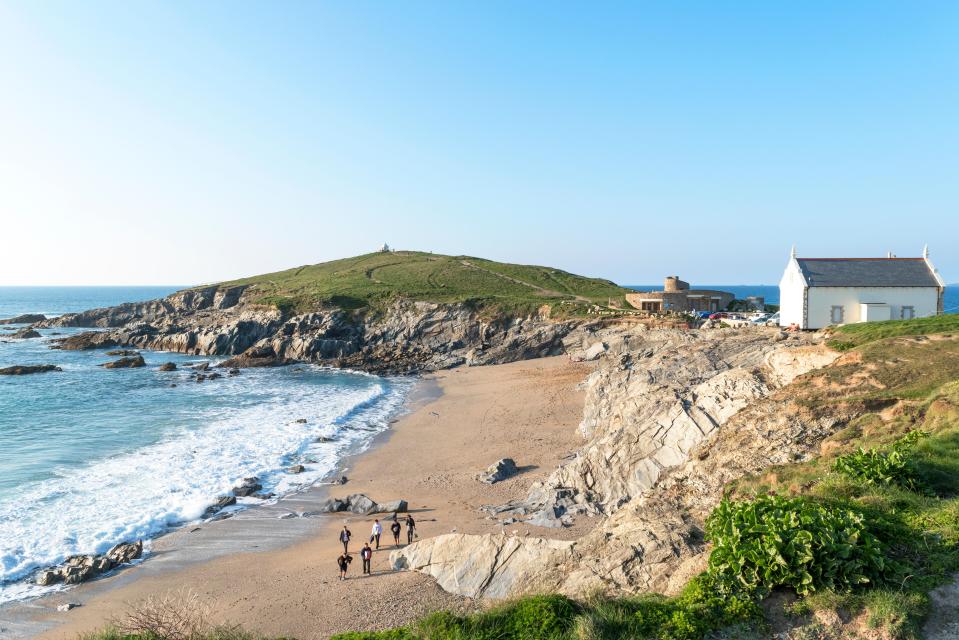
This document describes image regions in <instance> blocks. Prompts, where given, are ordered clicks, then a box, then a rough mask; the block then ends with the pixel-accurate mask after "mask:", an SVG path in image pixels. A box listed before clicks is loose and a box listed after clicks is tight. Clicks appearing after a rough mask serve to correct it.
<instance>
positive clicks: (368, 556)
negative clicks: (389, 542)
mask: <svg viewBox="0 0 959 640" xmlns="http://www.w3.org/2000/svg"><path fill="white" fill-rule="evenodd" d="M360 557H361V558H363V573H364V574H366V575H369V574H370V562H371V561H372V560H373V550H372V549H370V543H369V542H367V543H365V544H364V545H363V548H362V549H360Z"/></svg>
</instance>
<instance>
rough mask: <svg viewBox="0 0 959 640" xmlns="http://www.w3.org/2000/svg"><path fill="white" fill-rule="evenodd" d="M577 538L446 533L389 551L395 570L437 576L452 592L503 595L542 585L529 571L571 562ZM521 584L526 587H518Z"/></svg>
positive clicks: (475, 594) (483, 595)
mask: <svg viewBox="0 0 959 640" xmlns="http://www.w3.org/2000/svg"><path fill="white" fill-rule="evenodd" d="M574 546H575V543H573V542H566V541H561V540H547V539H545V538H520V537H517V536H507V535H495V536H494V535H486V536H469V535H464V534H455V533H451V534H446V535H442V536H436V537H434V538H426V539H424V540H421V541H419V542H415V543H413V544H411V545H409V546H407V547H404V548H402V549H400V550H398V551H394V552H393V553H391V554H390V565H391V566H392V567H393V569H394V570H403V569H411V570H413V571H419V572H421V573H425V574H428V575H430V576H433V578H435V579H436V581H437V582H438V583H439V585H440V586H441V587H443V588H444V589H446V590H447V591H449V592H451V593H457V594H460V595H465V596H468V597H470V598H482V597H486V598H505V597H507V596H509V595H517V594H520V593H526V592H534V591H537V590H539V588H540V587H541V586H542V585H540V584H539V583H537V582H536V581H535V580H530V579H529V577H530V576H535V575H537V574H541V573H543V572H544V570H550V569H555V570H559V569H560V568H561V567H563V566H565V565H567V564H568V563H570V562H571V561H572V559H573V553H572V551H573V547H574ZM517 585H522V587H519V588H518V587H517Z"/></svg>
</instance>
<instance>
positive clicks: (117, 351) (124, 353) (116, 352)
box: [103, 349, 140, 357]
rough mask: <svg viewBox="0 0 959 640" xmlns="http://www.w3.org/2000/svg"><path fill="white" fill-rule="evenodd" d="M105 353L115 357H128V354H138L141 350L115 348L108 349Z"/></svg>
mask: <svg viewBox="0 0 959 640" xmlns="http://www.w3.org/2000/svg"><path fill="white" fill-rule="evenodd" d="M103 355H105V356H114V357H116V356H123V357H128V356H138V355H140V352H139V351H137V350H136V349H113V350H112V351H107V352H106V353H105V354H103Z"/></svg>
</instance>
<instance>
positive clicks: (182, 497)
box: [0, 286, 413, 605]
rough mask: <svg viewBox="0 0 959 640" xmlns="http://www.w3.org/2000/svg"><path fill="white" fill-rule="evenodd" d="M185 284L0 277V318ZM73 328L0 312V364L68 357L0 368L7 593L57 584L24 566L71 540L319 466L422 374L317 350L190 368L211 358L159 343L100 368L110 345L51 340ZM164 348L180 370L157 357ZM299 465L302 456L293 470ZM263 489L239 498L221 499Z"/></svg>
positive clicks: (162, 525)
mask: <svg viewBox="0 0 959 640" xmlns="http://www.w3.org/2000/svg"><path fill="white" fill-rule="evenodd" d="M181 288H183V287H173V286H171V287H0V319H2V318H9V317H13V316H16V315H20V314H23V313H43V314H46V315H47V316H55V315H60V314H63V313H68V312H73V311H82V310H85V309H89V308H94V307H104V306H111V305H115V304H119V303H121V302H137V301H142V300H150V299H154V298H158V297H162V296H165V295H167V294H169V293H172V292H173V291H175V290H178V289H181ZM77 331H82V330H81V329H63V328H58V329H41V330H40V333H41V337H40V338H34V339H27V340H9V339H6V340H5V339H4V338H5V334H9V333H12V332H11V331H9V330H6V329H4V328H3V326H0V368H2V367H7V366H11V365H15V364H16V365H20V364H55V365H58V366H60V367H61V368H62V369H63V371H62V372H51V373H40V374H32V375H24V376H0V605H2V604H3V603H8V602H11V601H15V600H22V599H25V598H30V597H34V596H38V595H42V594H43V593H45V592H47V591H49V590H51V588H50V587H38V586H35V585H33V584H31V583H30V578H31V577H32V576H33V574H34V573H35V572H36V571H37V570H38V569H40V568H44V567H48V566H51V565H55V564H57V563H60V562H62V561H63V560H65V559H66V558H67V557H68V556H70V555H74V554H90V553H102V552H104V551H106V550H108V549H109V548H110V547H111V546H112V545H114V544H116V543H118V542H121V541H126V540H136V539H145V540H147V541H149V540H150V539H151V538H155V537H156V536H159V535H162V534H163V533H165V532H168V531H171V530H172V529H174V528H177V527H182V526H184V525H186V524H189V523H193V522H197V521H200V520H202V519H203V518H204V516H205V514H204V512H205V510H206V508H207V507H208V506H209V505H210V504H211V503H212V502H213V501H214V500H215V499H216V498H217V497H219V496H223V495H228V494H229V493H230V490H231V488H232V487H234V486H236V485H237V484H238V482H240V481H241V480H242V479H243V478H247V477H251V476H257V477H258V478H260V482H261V484H262V485H263V491H264V492H270V493H274V494H275V495H276V498H274V499H277V498H279V497H282V496H284V495H287V494H290V493H293V492H297V491H301V490H303V489H305V488H307V487H309V486H311V485H313V484H315V483H317V482H319V481H322V480H324V479H325V478H327V477H328V476H329V475H330V474H331V473H333V472H334V471H335V470H336V469H337V468H338V463H339V462H340V460H342V458H343V457H344V456H345V455H347V454H349V453H354V452H356V451H360V450H362V449H364V448H366V447H367V446H369V444H370V443H371V441H372V439H373V438H374V437H375V436H376V434H377V433H379V432H382V431H383V430H385V429H387V428H388V425H389V422H390V419H391V418H392V417H393V416H395V415H396V414H397V413H398V412H400V411H401V410H402V407H403V403H404V399H405V398H406V396H407V394H408V392H409V391H410V390H411V389H412V386H413V381H412V379H410V378H404V377H395V378H386V377H379V376H373V375H368V374H363V373H354V372H348V371H339V370H332V369H329V368H323V367H319V366H313V365H297V366H293V367H281V368H275V369H269V368H267V369H245V370H243V371H242V373H241V374H240V375H238V376H235V377H229V376H225V377H223V378H220V379H218V380H214V381H207V382H203V383H196V382H194V381H193V380H192V379H191V378H190V369H189V367H190V366H192V365H196V364H200V363H203V362H210V363H211V364H216V362H217V361H218V359H217V358H205V357H196V356H188V355H182V354H176V353H165V352H150V351H143V352H142V355H143V357H144V359H145V360H146V362H147V366H146V367H143V368H138V369H104V368H103V367H101V366H100V365H102V364H103V363H104V362H107V361H109V360H111V359H113V358H111V357H110V356H107V355H106V354H105V351H107V350H106V349H103V350H94V351H60V350H51V349H50V344H51V343H50V341H51V340H52V339H55V338H58V337H64V336H66V335H69V334H70V333H74V332H77ZM164 362H174V363H176V365H177V371H175V372H166V373H161V372H159V371H158V370H157V367H158V365H160V364H162V363H164ZM304 421H305V422H304ZM294 464H302V465H304V466H305V468H306V471H305V472H303V473H300V474H291V473H288V472H287V469H288V468H289V467H290V466H291V465H294ZM261 502H262V501H260V500H257V499H255V498H240V499H239V500H238V504H237V505H236V506H233V507H228V509H227V511H231V510H238V509H245V508H249V507H250V506H252V505H255V504H257V503H261ZM147 550H148V551H147V556H148V555H149V543H148V544H147ZM54 588H62V587H54Z"/></svg>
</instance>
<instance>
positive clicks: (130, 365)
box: [100, 356, 146, 369]
mask: <svg viewBox="0 0 959 640" xmlns="http://www.w3.org/2000/svg"><path fill="white" fill-rule="evenodd" d="M145 365H146V362H144V361H143V356H132V357H128V358H120V359H119V360H114V361H113V362H105V363H103V364H102V365H100V366H101V367H103V368H104V369H136V368H137V367H142V366H145Z"/></svg>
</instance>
